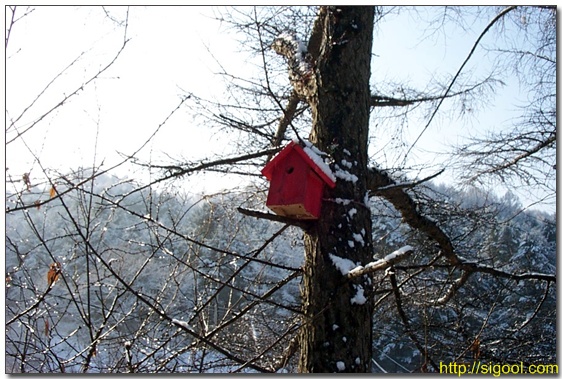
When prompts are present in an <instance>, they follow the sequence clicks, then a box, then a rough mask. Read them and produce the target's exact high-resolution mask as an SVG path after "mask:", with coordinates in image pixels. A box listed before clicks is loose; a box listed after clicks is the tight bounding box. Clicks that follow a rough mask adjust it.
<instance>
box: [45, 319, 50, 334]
mask: <svg viewBox="0 0 562 379" xmlns="http://www.w3.org/2000/svg"><path fill="white" fill-rule="evenodd" d="M45 335H46V336H48V335H49V320H47V319H45Z"/></svg>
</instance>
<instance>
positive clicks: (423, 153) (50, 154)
mask: <svg viewBox="0 0 562 379" xmlns="http://www.w3.org/2000/svg"><path fill="white" fill-rule="evenodd" d="M107 9H108V10H109V11H110V12H111V14H112V15H113V16H115V17H116V18H117V19H123V16H124V11H125V8H115V7H109V8H107ZM23 11H24V7H21V9H19V12H23ZM6 14H9V12H6ZM20 14H21V13H20ZM212 15H213V9H212V8H211V7H152V6H151V7H141V6H135V7H131V8H130V13H129V27H128V30H127V37H128V38H131V41H130V42H129V43H128V45H127V47H126V48H125V50H124V51H123V53H122V55H121V56H120V57H119V59H118V60H117V62H116V64H115V65H114V66H113V67H112V68H110V69H109V70H108V71H107V72H105V73H104V74H102V76H101V79H99V80H97V81H96V82H95V83H94V84H92V85H90V86H89V87H88V88H87V90H86V91H83V92H81V93H80V94H79V95H78V96H76V97H74V98H73V99H72V101H70V102H69V103H68V104H66V105H65V106H64V107H62V108H60V110H61V111H60V112H54V113H53V115H52V117H48V118H46V119H45V120H43V121H42V122H41V123H40V124H38V125H37V127H35V128H33V129H32V130H30V131H29V132H28V133H26V134H25V137H24V141H25V142H26V143H27V147H26V146H24V145H23V144H22V143H20V142H14V143H11V144H9V145H8V146H7V149H6V160H7V161H6V165H7V167H8V168H9V173H11V174H13V175H21V173H23V172H28V171H30V170H31V171H32V172H33V173H35V174H36V175H38V174H39V172H40V170H39V168H38V167H37V165H36V164H35V163H33V158H32V157H31V155H30V154H29V152H28V151H27V149H28V148H29V149H30V150H31V151H33V152H34V154H36V155H38V156H39V157H40V159H41V162H42V163H43V165H44V166H45V167H49V168H56V169H59V170H61V171H65V170H66V169H67V168H68V167H72V168H76V167H77V166H80V165H81V166H86V167H87V166H91V165H92V163H93V156H94V148H97V152H98V157H97V162H98V163H99V162H100V161H101V160H102V159H105V160H106V161H105V163H106V164H111V162H113V161H115V159H116V158H117V155H116V154H115V151H116V150H118V151H120V152H124V153H131V152H133V151H135V150H136V149H138V148H139V147H140V146H141V145H142V144H143V143H144V141H146V140H147V139H148V137H149V136H150V135H151V134H152V133H153V132H154V130H155V129H156V128H157V126H158V125H159V124H160V123H162V121H163V120H164V119H165V118H166V117H167V116H168V114H169V113H170V112H171V111H172V110H173V109H174V108H175V107H176V106H177V105H178V104H179V101H180V96H181V95H183V94H184V92H183V90H185V91H187V92H192V93H194V94H196V95H197V96H200V97H203V98H213V97H214V98H217V99H220V97H221V95H222V94H223V93H224V87H222V85H223V84H222V78H221V77H219V76H217V75H213V73H214V72H216V71H218V70H219V67H218V65H217V64H216V62H215V60H214V59H215V58H216V60H217V61H219V62H220V63H221V64H222V65H223V66H224V67H225V68H226V69H227V70H229V71H231V72H233V73H237V74H240V75H242V74H244V73H246V72H247V70H249V68H250V67H251V66H249V65H248V64H247V62H245V59H246V58H247V57H246V56H245V55H244V54H242V53H238V51H239V50H240V46H239V45H238V44H237V43H236V42H235V41H234V40H233V38H234V36H233V35H232V34H231V33H230V32H229V31H227V29H225V28H224V27H222V28H221V25H220V23H219V22H217V21H215V20H213V18H212ZM383 21H384V24H383V25H381V27H380V29H379V31H378V32H377V33H376V34H375V45H374V50H373V52H374V53H375V54H377V55H378V57H377V58H375V59H374V60H373V69H372V72H373V74H372V82H373V81H376V80H378V79H388V78H396V79H397V81H400V80H402V81H405V82H406V83H408V84H409V85H411V86H412V87H417V88H418V89H420V90H424V89H425V88H424V86H425V85H426V83H427V82H428V79H430V78H431V76H432V75H435V73H436V72H437V73H438V75H439V73H441V72H442V75H443V77H446V75H449V77H450V76H451V75H453V74H454V73H455V72H456V70H457V69H458V68H459V67H460V65H461V64H462V61H463V60H464V59H465V57H466V55H467V54H468V52H469V51H470V49H471V48H472V44H473V42H474V41H475V40H476V38H477V36H478V34H479V33H480V32H481V30H482V28H483V27H484V26H485V25H486V24H487V22H488V21H489V20H481V22H480V23H479V24H478V23H477V24H478V25H474V26H475V28H474V32H473V33H464V32H463V33H460V32H459V30H450V31H447V33H446V39H445V38H444V36H445V35H444V34H443V33H441V34H439V33H438V34H436V35H434V36H428V38H426V39H425V40H423V41H422V42H420V40H419V38H418V37H421V36H422V33H423V30H421V29H420V30H419V33H417V30H418V29H417V24H416V23H415V20H412V19H411V18H408V17H405V16H400V17H393V18H390V19H388V20H383ZM405 23H406V24H405ZM418 34H419V35H418ZM122 41H123V31H122V29H121V28H119V27H117V26H116V25H115V24H114V23H112V22H111V21H110V20H109V19H108V18H107V17H105V14H104V12H103V10H102V8H101V7H66V6H65V7H38V8H37V9H36V10H35V11H34V12H32V13H31V14H30V15H29V16H27V17H25V18H24V19H22V20H21V21H18V22H17V23H16V24H15V26H14V29H13V31H12V35H11V36H10V41H9V46H8V49H7V53H6V55H7V63H6V64H7V71H6V72H7V75H6V80H7V83H6V85H7V90H6V94H7V99H6V105H7V111H8V114H7V124H8V125H9V124H10V119H13V118H16V117H18V116H19V115H20V113H21V112H22V111H23V110H24V109H25V108H26V107H27V106H28V105H29V104H30V103H31V102H32V101H33V100H34V99H35V97H36V96H37V94H38V93H40V92H41V90H43V89H44V88H45V86H47V84H48V83H49V82H50V81H51V80H52V79H53V77H55V76H56V75H57V74H58V73H59V72H61V71H62V70H63V68H65V67H66V66H68V65H69V64H70V63H71V62H72V61H73V60H74V59H76V58H77V57H78V56H79V55H80V54H81V53H84V54H83V56H82V58H81V59H79V60H78V61H77V62H76V63H75V64H74V65H73V66H72V67H71V68H70V69H69V70H67V71H66V72H65V73H64V74H63V76H62V77H60V78H59V79H57V80H56V81H55V82H54V83H53V84H52V85H51V86H50V87H49V89H48V90H47V91H46V92H45V94H44V96H42V98H41V99H40V101H38V102H37V103H36V104H35V105H34V107H33V108H31V109H30V111H29V113H27V114H24V116H23V117H22V119H21V120H20V121H19V122H18V123H17V125H18V127H19V128H20V130H21V129H22V128H25V127H26V125H29V123H30V122H31V121H32V120H34V119H36V118H37V117H38V115H40V114H41V112H42V111H43V110H45V109H49V108H50V107H52V106H53V105H55V104H56V103H57V101H60V99H61V96H63V94H68V93H70V92H72V91H73V90H74V89H76V88H77V86H79V85H80V83H82V82H84V81H85V80H87V79H88V78H89V77H90V76H91V75H92V74H93V73H94V72H95V71H97V70H99V68H100V67H102V66H103V65H105V64H107V63H108V62H109V61H110V59H111V57H113V56H114V55H115V54H116V52H117V51H118V49H119V46H120V44H121V43H122ZM209 51H210V52H212V54H213V55H214V58H213V57H212V56H211V55H210V53H209ZM474 63H478V64H480V65H485V64H486V62H485V60H484V59H483V58H478V57H475V59H474V60H473V61H471V64H474ZM507 84H508V86H507V87H505V88H502V89H500V90H499V91H498V92H497V93H496V97H495V98H494V102H493V103H491V106H490V107H489V108H487V109H483V110H481V111H479V112H478V113H476V114H475V118H474V119H473V121H472V123H467V122H461V121H459V120H448V119H444V117H438V118H437V119H436V120H435V122H434V123H433V124H432V125H431V126H430V128H429V129H428V130H427V131H426V133H425V134H424V135H423V137H422V138H421V139H420V141H419V143H418V144H417V145H416V149H415V150H414V151H413V152H412V153H411V156H410V158H411V159H412V162H415V163H416V164H418V163H421V162H423V161H424V160H427V161H428V162H436V160H437V161H438V160H440V159H444V158H443V157H439V156H435V155H434V154H432V153H433V152H436V151H437V152H438V151H443V150H444V149H446V146H447V144H451V143H455V142H457V141H459V138H460V137H459V136H463V135H464V136H466V135H467V133H466V132H467V130H470V131H474V132H476V131H478V130H479V129H480V128H486V127H488V126H490V125H496V126H495V127H500V126H501V125H503V124H504V123H505V121H506V120H508V119H509V118H511V117H513V114H512V113H511V111H512V110H513V109H515V105H514V104H516V103H517V96H519V93H518V88H517V85H516V83H514V82H510V83H507ZM186 104H187V105H188V106H187V107H186V108H184V109H182V110H181V111H179V112H178V113H177V114H175V115H174V116H173V117H172V118H171V119H170V120H169V121H168V122H167V124H166V125H165V126H164V127H163V128H162V130H161V131H160V132H159V134H158V135H157V137H156V138H155V139H154V141H153V142H152V143H151V144H150V145H149V146H148V147H147V148H146V152H147V154H148V153H149V152H150V151H152V153H153V154H154V155H153V157H157V156H158V157H161V156H162V155H161V153H162V152H163V153H165V154H168V155H169V156H171V157H177V158H181V157H185V158H186V159H190V158H191V159H196V158H201V157H204V156H208V152H209V151H211V152H213V153H214V154H218V155H224V154H228V152H229V151H228V149H227V148H226V146H225V143H224V139H222V138H221V137H220V136H219V135H217V134H216V133H215V132H214V131H211V130H210V129H209V128H207V127H206V126H205V125H204V124H201V123H200V122H197V120H195V119H193V117H192V115H190V114H189V101H188V102H187V103H186ZM445 106H446V104H445ZM444 109H445V108H444ZM438 116H440V114H438ZM412 124H413V126H412V127H411V128H410V129H408V130H407V131H406V134H405V136H406V138H408V140H409V141H410V142H412V141H413V140H414V139H415V138H416V137H417V135H418V133H419V131H420V130H421V128H422V127H423V125H422V123H421V122H420V123H419V125H415V122H412ZM12 137H13V134H11V133H10V132H9V133H7V140H10V139H11V138H12ZM381 138H383V136H381ZM96 139H97V144H96V143H95V142H96ZM147 156H148V155H145V157H147ZM386 159H388V160H389V162H390V163H392V159H393V158H392V152H388V154H386ZM429 173H430V172H428V174H429ZM120 174H122V175H127V174H129V173H128V172H121V173H120ZM243 179H244V178H241V180H243ZM444 180H447V179H446V178H445V179H444ZM222 183H224V180H223V181H222ZM219 185H220V183H219ZM211 187H212V186H211Z"/></svg>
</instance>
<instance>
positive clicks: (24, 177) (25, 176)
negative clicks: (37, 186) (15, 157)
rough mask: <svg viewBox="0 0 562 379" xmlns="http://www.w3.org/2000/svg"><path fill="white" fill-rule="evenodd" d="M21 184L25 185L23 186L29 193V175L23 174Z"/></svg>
mask: <svg viewBox="0 0 562 379" xmlns="http://www.w3.org/2000/svg"><path fill="white" fill-rule="evenodd" d="M22 179H23V182H24V183H25V186H26V187H27V190H28V191H31V180H30V179H29V173H28V172H26V173H25V174H23V177H22Z"/></svg>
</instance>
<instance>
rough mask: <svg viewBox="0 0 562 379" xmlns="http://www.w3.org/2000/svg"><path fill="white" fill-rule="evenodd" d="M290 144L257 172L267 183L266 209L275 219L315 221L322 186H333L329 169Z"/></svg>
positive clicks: (307, 148)
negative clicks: (279, 216) (276, 216)
mask: <svg viewBox="0 0 562 379" xmlns="http://www.w3.org/2000/svg"><path fill="white" fill-rule="evenodd" d="M311 147H312V145H310V146H305V147H304V148H303V147H302V146H301V145H299V144H298V143H295V142H294V141H292V142H291V143H289V144H288V145H287V146H286V147H285V148H284V149H283V150H281V151H280V152H279V153H278V154H277V155H276V156H275V157H274V158H273V159H272V160H271V161H270V162H269V163H268V164H267V165H266V166H265V167H264V168H263V169H262V171H261V173H262V174H263V175H264V176H265V177H266V178H267V179H268V180H269V181H270V185H269V192H268V195H267V203H266V205H267V207H268V208H269V209H271V210H272V211H273V212H275V213H276V214H278V215H281V216H286V217H292V218H298V219H305V220H316V219H318V218H319V217H320V210H321V207H322V196H323V192H324V186H326V185H328V186H329V187H330V188H334V187H335V186H336V178H335V176H334V175H333V174H332V172H331V170H330V168H329V167H328V166H327V165H326V164H325V163H324V161H323V160H322V158H321V157H320V156H318V155H317V154H316V153H315V152H314V151H313V150H312V149H311Z"/></svg>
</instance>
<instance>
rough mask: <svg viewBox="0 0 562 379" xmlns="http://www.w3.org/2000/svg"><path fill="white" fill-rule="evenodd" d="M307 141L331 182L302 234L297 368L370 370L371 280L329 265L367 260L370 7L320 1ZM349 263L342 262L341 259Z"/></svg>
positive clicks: (369, 251)
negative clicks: (322, 155)
mask: <svg viewBox="0 0 562 379" xmlns="http://www.w3.org/2000/svg"><path fill="white" fill-rule="evenodd" d="M316 22H317V24H316V25H315V29H317V27H320V28H321V30H322V33H321V34H319V35H320V36H321V41H320V44H319V51H318V57H317V59H316V62H315V63H316V64H315V71H314V75H315V82H316V83H315V88H314V87H313V88H314V89H315V91H314V93H312V94H311V96H308V97H307V98H308V100H309V103H310V107H311V110H312V116H313V129H312V133H311V135H310V140H311V141H312V142H313V143H314V144H315V145H316V146H317V147H318V148H319V149H320V150H322V151H325V152H327V153H329V154H330V156H331V158H332V159H333V163H332V165H331V166H332V168H333V170H334V172H335V174H336V176H337V177H338V180H337V183H336V187H335V188H334V189H330V190H326V191H325V193H324V201H323V205H322V207H323V208H322V215H321V218H320V219H319V220H318V221H317V222H316V223H315V224H314V225H313V226H312V227H310V228H309V229H308V230H307V231H306V232H305V267H304V276H303V289H302V295H303V307H304V309H303V310H304V317H305V319H304V326H303V329H302V333H301V336H300V348H301V349H300V350H301V355H300V360H299V371H300V372H322V373H326V372H370V371H371V356H372V302H371V299H370V298H371V296H370V295H371V292H372V286H371V281H370V279H369V278H368V277H366V276H362V277H358V278H351V279H350V278H346V277H345V276H344V273H342V271H341V270H340V269H339V268H338V267H337V266H336V265H335V264H334V261H337V260H338V258H343V259H348V260H350V261H352V262H353V263H354V264H362V265H364V264H366V263H367V262H370V261H371V260H372V259H373V251H372V241H371V213H370V210H369V208H368V207H367V206H366V204H365V197H366V193H367V177H368V171H367V161H368V154H367V142H368V137H367V136H368V126H369V108H370V102H371V99H370V91H369V78H370V62H371V47H372V38H373V22H374V8H373V7H340V6H328V7H322V8H321V10H320V13H319V16H318V19H317V20H316ZM348 263H349V262H348Z"/></svg>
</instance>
